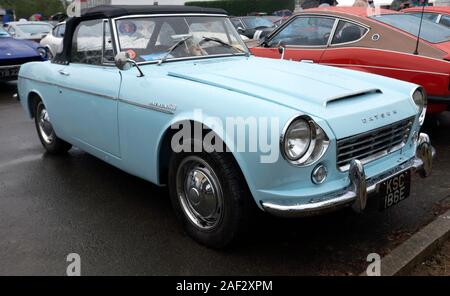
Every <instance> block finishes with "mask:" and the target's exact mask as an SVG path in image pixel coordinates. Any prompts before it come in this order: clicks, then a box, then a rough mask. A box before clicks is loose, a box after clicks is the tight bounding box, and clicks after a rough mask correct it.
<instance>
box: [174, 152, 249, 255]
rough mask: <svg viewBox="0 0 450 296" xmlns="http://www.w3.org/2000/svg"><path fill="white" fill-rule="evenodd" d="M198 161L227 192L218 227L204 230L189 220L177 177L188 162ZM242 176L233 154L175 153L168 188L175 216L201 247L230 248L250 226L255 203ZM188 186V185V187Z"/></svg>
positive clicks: (224, 191) (224, 193)
mask: <svg viewBox="0 0 450 296" xmlns="http://www.w3.org/2000/svg"><path fill="white" fill-rule="evenodd" d="M193 157H196V158H198V159H201V160H203V161H204V162H205V163H206V164H207V165H208V166H209V167H210V168H211V169H212V170H213V172H214V174H215V176H217V179H218V182H219V183H220V187H221V189H222V192H223V199H222V200H223V210H222V211H221V218H220V220H219V222H217V225H215V226H214V227H212V228H211V229H202V228H201V227H199V226H198V225H196V224H195V223H194V222H192V219H190V218H189V217H188V214H187V212H186V207H183V204H182V201H181V198H180V197H179V192H180V191H179V189H178V188H179V185H180V184H178V183H179V181H177V175H178V173H179V170H180V169H182V168H180V165H182V164H183V162H184V161H186V160H188V159H191V158H193ZM243 180H244V178H243V176H242V173H241V172H240V170H239V168H238V167H237V165H236V163H235V161H234V159H233V158H232V156H231V154H229V153H215V152H214V153H206V152H203V153H178V154H177V153H173V154H172V156H171V159H170V163H169V176H168V183H169V184H168V185H169V193H170V198H171V201H172V205H173V208H174V210H175V214H176V216H177V218H178V219H179V221H180V222H181V223H182V225H183V227H184V229H185V231H186V232H187V233H188V235H189V236H191V237H192V238H193V239H195V240H196V241H197V242H199V243H200V244H203V245H205V246H207V247H210V248H214V249H223V248H226V247H229V246H230V245H231V244H232V243H233V242H235V241H236V240H237V239H238V238H239V237H241V235H242V234H244V233H245V232H246V231H247V230H248V228H249V225H250V219H251V216H252V215H251V213H252V212H253V211H252V203H251V195H250V192H249V190H248V187H247V185H246V184H245V181H243ZM184 184H185V183H184Z"/></svg>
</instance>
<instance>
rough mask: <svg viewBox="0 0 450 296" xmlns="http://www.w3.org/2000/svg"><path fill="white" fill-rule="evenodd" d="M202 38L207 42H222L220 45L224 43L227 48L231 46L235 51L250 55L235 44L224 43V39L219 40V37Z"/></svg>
mask: <svg viewBox="0 0 450 296" xmlns="http://www.w3.org/2000/svg"><path fill="white" fill-rule="evenodd" d="M202 40H204V41H207V42H216V43H219V44H222V45H224V46H226V47H228V48H233V49H236V50H237V51H240V52H242V53H245V55H246V56H247V57H249V56H250V53H249V52H248V51H246V50H243V49H241V48H239V47H237V46H234V45H232V44H229V43H226V42H225V41H223V40H221V39H219V38H216V37H203V38H202Z"/></svg>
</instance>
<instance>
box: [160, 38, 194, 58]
mask: <svg viewBox="0 0 450 296" xmlns="http://www.w3.org/2000/svg"><path fill="white" fill-rule="evenodd" d="M192 37H194V36H193V35H190V36H187V37H184V38H183V39H181V40H180V41H178V42H177V43H175V44H174V45H172V47H171V48H169V49H168V50H167V52H166V54H165V55H164V56H163V57H162V58H161V59H160V60H159V62H158V65H161V64H162V63H164V62H165V61H166V60H167V58H168V57H169V55H170V54H171V53H172V52H173V51H174V50H175V49H177V48H178V47H179V46H180V45H181V44H183V43H185V42H186V41H188V40H189V39H191V38H192Z"/></svg>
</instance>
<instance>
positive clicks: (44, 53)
mask: <svg viewBox="0 0 450 296" xmlns="http://www.w3.org/2000/svg"><path fill="white" fill-rule="evenodd" d="M37 52H38V53H39V55H40V56H41V58H43V59H46V58H47V57H48V52H47V49H46V48H45V47H38V48H37Z"/></svg>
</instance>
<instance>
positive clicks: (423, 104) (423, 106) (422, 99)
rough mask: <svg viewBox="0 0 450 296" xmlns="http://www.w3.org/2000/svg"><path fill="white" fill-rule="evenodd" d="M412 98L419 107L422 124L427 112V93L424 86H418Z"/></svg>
mask: <svg viewBox="0 0 450 296" xmlns="http://www.w3.org/2000/svg"><path fill="white" fill-rule="evenodd" d="M412 99H413V101H414V103H415V104H416V106H417V108H418V109H419V122H420V124H421V125H422V124H423V123H424V121H425V116H426V113H427V95H426V94H425V91H424V90H423V89H422V88H418V89H416V90H415V91H414V93H413V95H412Z"/></svg>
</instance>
